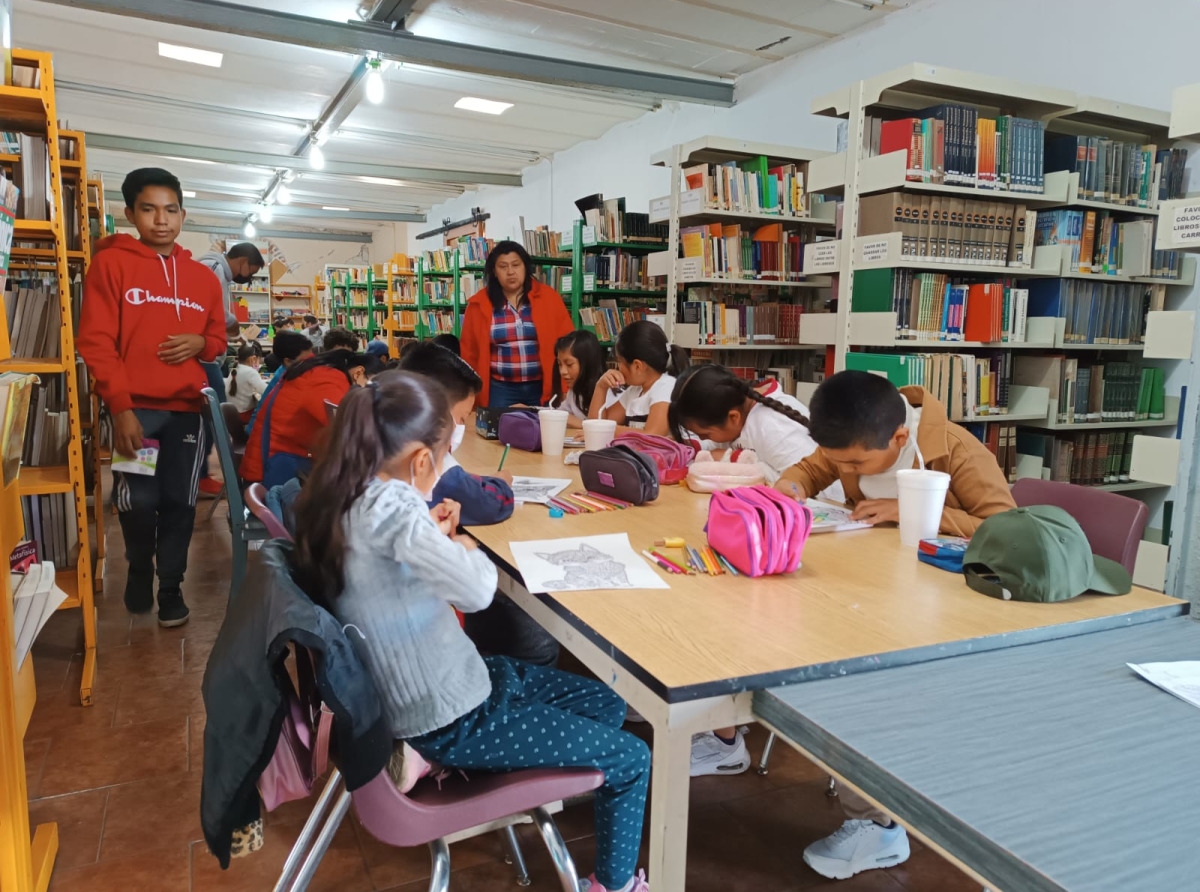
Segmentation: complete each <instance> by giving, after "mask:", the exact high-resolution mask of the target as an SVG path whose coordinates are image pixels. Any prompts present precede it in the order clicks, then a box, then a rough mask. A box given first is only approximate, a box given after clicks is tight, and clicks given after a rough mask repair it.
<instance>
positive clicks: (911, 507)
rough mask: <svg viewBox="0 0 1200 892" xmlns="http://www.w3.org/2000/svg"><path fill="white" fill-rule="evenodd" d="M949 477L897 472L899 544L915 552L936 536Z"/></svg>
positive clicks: (919, 472)
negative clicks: (922, 542) (921, 543)
mask: <svg viewBox="0 0 1200 892" xmlns="http://www.w3.org/2000/svg"><path fill="white" fill-rule="evenodd" d="M949 489H950V475H949V474H944V473H942V472H941V471H920V470H916V469H912V470H907V471H897V472H896V490H897V492H898V494H899V497H900V544H901V545H906V546H908V547H909V548H916V547H917V546H918V545H919V544H920V542H921V540H922V539H932V538H934V537H936V536H937V534H938V528H939V527H940V526H941V522H942V509H943V508H944V507H945V505H946V493H947V491H948V490H949Z"/></svg>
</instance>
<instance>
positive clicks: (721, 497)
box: [705, 486, 813, 576]
mask: <svg viewBox="0 0 1200 892" xmlns="http://www.w3.org/2000/svg"><path fill="white" fill-rule="evenodd" d="M812 526H813V514H812V511H811V510H810V509H809V508H808V506H806V505H802V504H800V503H799V502H797V501H795V500H793V499H790V498H788V497H787V496H785V495H783V494H782V493H779V492H776V491H775V490H774V489H771V488H770V487H768V486H743V487H737V488H735V489H730V490H726V491H725V492H718V493H714V494H713V497H712V499H711V500H710V501H709V503H708V524H707V525H706V526H705V532H706V533H707V534H708V544H709V545H710V546H712V548H713V549H714V550H716V551H717V552H718V553H719V554H721V555H722V556H723V557H725V559H726V560H728V561H729V563H731V564H733V566H734V568H735V569H737V571H738V572H739V573H744V574H746V575H747V576H771V575H775V574H779V573H793V572H795V571H796V570H797V569H799V567H800V558H801V556H802V554H803V552H804V543H805V542H806V541H807V540H808V537H809V534H810V533H811V532H812Z"/></svg>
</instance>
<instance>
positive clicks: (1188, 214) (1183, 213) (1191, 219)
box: [1171, 202, 1200, 246]
mask: <svg viewBox="0 0 1200 892" xmlns="http://www.w3.org/2000/svg"><path fill="white" fill-rule="evenodd" d="M1174 210H1175V213H1174V216H1173V217H1172V219H1171V238H1172V243H1173V244H1174V245H1180V246H1184V245H1200V202H1193V203H1188V204H1179V205H1176V206H1175V209H1174Z"/></svg>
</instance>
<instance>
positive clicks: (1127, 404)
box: [1013, 354, 1166, 424]
mask: <svg viewBox="0 0 1200 892" xmlns="http://www.w3.org/2000/svg"><path fill="white" fill-rule="evenodd" d="M1013 380H1014V383H1016V384H1025V385H1030V386H1034V387H1045V388H1047V389H1048V390H1049V391H1050V402H1051V405H1052V406H1053V407H1054V408H1055V420H1056V421H1058V422H1059V423H1060V424H1094V423H1098V422H1121V421H1129V422H1135V421H1160V420H1163V419H1164V417H1165V411H1166V387H1165V380H1164V377H1163V370H1162V369H1160V368H1155V367H1153V366H1145V365H1142V364H1141V363H1136V362H1094V363H1088V362H1083V363H1081V362H1080V361H1079V359H1077V358H1075V357H1070V356H1065V355H1063V354H1054V355H1050V356H1019V357H1017V359H1016V364H1015V367H1014V370H1013Z"/></svg>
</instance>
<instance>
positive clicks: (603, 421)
mask: <svg viewBox="0 0 1200 892" xmlns="http://www.w3.org/2000/svg"><path fill="white" fill-rule="evenodd" d="M616 435H617V423H616V422H615V421H611V420H609V419H607V418H589V419H588V420H587V421H585V422H584V423H583V448H584V449H587V450H593V449H605V448H607V447H608V445H609V444H610V443H611V442H612V441H613V437H615V436H616Z"/></svg>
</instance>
